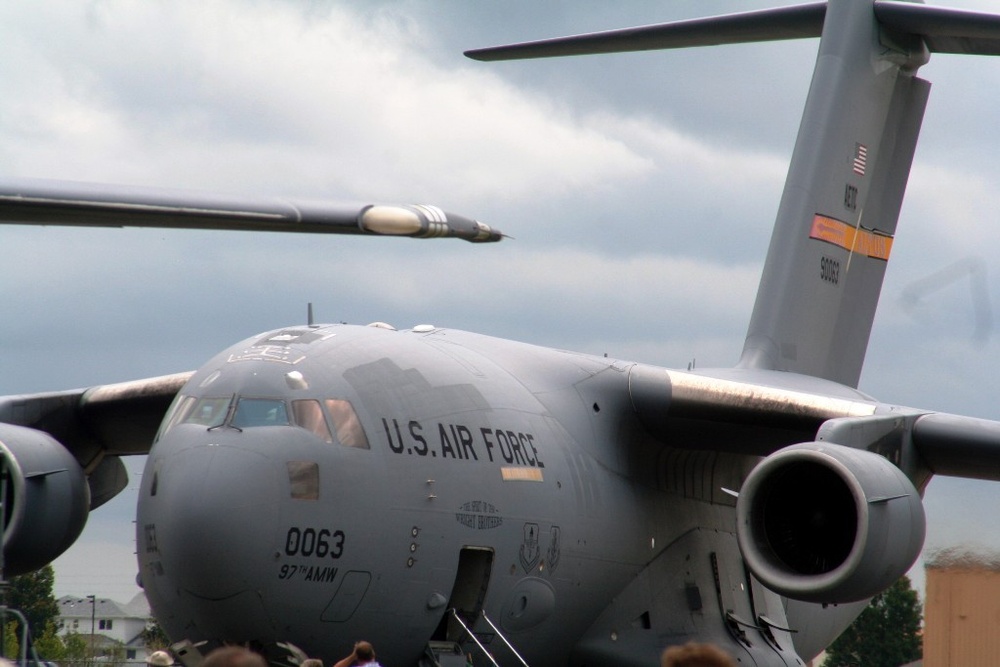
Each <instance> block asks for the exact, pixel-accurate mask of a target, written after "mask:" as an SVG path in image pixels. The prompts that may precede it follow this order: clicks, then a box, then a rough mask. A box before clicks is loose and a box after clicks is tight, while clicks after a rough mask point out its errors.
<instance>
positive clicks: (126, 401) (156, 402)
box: [0, 372, 192, 509]
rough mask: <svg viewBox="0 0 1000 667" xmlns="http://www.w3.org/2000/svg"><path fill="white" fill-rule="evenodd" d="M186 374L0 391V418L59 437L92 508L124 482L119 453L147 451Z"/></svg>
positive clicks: (185, 380) (97, 505)
mask: <svg viewBox="0 0 1000 667" xmlns="http://www.w3.org/2000/svg"><path fill="white" fill-rule="evenodd" d="M191 375H192V373H190V372H188V373H177V374H174V375H164V376H160V377H154V378H148V379H144V380H135V381H131V382H121V383H117V384H107V385H100V386H96V387H90V388H87V389H73V390H68V391H60V392H50V393H41V394H25V395H18V396H4V397H0V423H3V424H13V425H17V426H23V427H27V428H30V429H34V430H36V431H43V432H45V433H48V434H49V435H51V436H52V437H53V438H55V439H56V440H57V441H58V442H59V443H61V444H62V445H63V446H64V447H65V448H66V449H67V450H68V451H69V453H70V454H72V455H73V457H74V458H76V460H77V461H78V462H79V464H80V466H81V467H82V468H83V470H84V472H86V473H87V480H88V484H89V486H90V509H94V508H95V507H99V506H100V505H102V504H104V503H105V502H107V501H108V500H110V499H111V498H113V497H114V496H115V495H116V494H117V493H118V492H119V491H121V490H122V489H123V488H124V487H125V485H126V484H127V482H128V477H127V475H126V473H125V469H124V465H123V464H122V462H121V460H120V459H119V457H120V456H123V455H129V454H145V453H147V452H148V451H149V448H150V446H151V445H152V443H153V437H154V436H155V435H156V430H157V429H158V428H159V425H160V421H161V420H162V419H163V415H164V413H166V411H167V408H168V407H169V406H170V402H171V401H172V400H173V399H174V396H175V395H176V394H177V392H178V391H179V390H180V388H181V387H182V386H184V383H185V382H187V380H188V378H190V377H191Z"/></svg>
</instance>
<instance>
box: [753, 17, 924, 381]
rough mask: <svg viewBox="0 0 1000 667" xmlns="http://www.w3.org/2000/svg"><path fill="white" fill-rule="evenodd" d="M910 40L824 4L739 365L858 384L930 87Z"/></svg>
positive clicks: (919, 49) (917, 46) (919, 48)
mask: <svg viewBox="0 0 1000 667" xmlns="http://www.w3.org/2000/svg"><path fill="white" fill-rule="evenodd" d="M900 41H903V40H900ZM907 41H909V44H907V45H900V44H898V43H895V44H894V43H891V42H889V40H888V39H887V36H886V34H885V33H883V32H882V31H880V30H879V26H878V23H877V22H876V21H875V17H874V15H873V6H872V3H871V2H870V1H864V0H861V1H858V0H846V1H845V0H841V1H836V0H832V1H831V2H830V3H829V5H828V7H827V14H826V20H825V24H824V28H823V34H822V37H821V39H820V46H819V55H818V57H817V60H816V69H815V72H814V74H813V79H812V85H811V87H810V90H809V96H808V98H807V100H806V106H805V111H804V113H803V116H802V124H801V125H800V127H799V134H798V138H797V140H796V143H795V150H794V151H793V153H792V160H791V163H790V165H789V169H788V178H787V180H786V181H785V189H784V192H783V194H782V197H781V204H780V205H779V208H778V215H777V219H776V221H775V226H774V231H773V233H772V236H771V245H770V247H769V249H768V253H767V260H766V262H765V264H764V272H763V275H762V276H761V282H760V287H759V289H758V293H757V301H756V303H755V305H754V310H753V315H752V317H751V320H750V327H749V331H748V333H747V339H746V344H745V346H744V349H743V355H742V357H741V359H740V366H742V367H749V368H768V369H777V370H788V371H795V372H799V373H805V374H808V375H815V376H818V377H823V378H827V379H830V380H835V381H838V382H842V383H844V384H848V385H851V386H857V382H858V378H859V376H860V374H861V365H862V363H863V361H864V357H865V351H866V349H867V346H868V338H869V334H870V332H871V326H872V321H873V319H874V316H875V307H876V305H877V304H878V296H879V292H880V291H881V288H882V279H883V277H884V275H885V269H886V263H887V261H888V259H889V253H890V250H891V248H892V240H893V235H894V234H895V231H896V220H897V218H898V216H899V209H900V206H901V204H902V198H903V191H904V189H905V187H906V180H907V176H908V174H909V170H910V163H911V161H912V158H913V152H914V149H915V147H916V141H917V135H918V133H919V129H920V123H921V120H922V119H923V111H924V106H925V103H926V101H927V95H928V92H929V89H930V84H928V83H927V82H926V81H923V80H921V79H918V78H916V77H915V76H913V73H914V72H915V70H916V69H917V67H919V66H920V65H922V64H924V63H925V62H926V60H927V51H926V49H925V48H924V46H923V43H922V42H920V41H919V40H912V39H911V40H907Z"/></svg>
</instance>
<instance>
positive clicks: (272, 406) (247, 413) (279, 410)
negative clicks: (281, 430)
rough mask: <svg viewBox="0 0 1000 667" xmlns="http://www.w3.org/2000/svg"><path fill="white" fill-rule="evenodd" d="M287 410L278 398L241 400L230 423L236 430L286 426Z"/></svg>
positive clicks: (287, 422) (287, 421) (287, 423)
mask: <svg viewBox="0 0 1000 667" xmlns="http://www.w3.org/2000/svg"><path fill="white" fill-rule="evenodd" d="M289 423H290V422H289V420H288V409H287V408H286V407H285V402H284V401H283V400H281V399H279V398H241V399H240V400H239V403H237V404H236V412H235V413H233V419H232V421H231V422H230V424H231V425H232V426H235V427H236V428H251V427H253V426H288V425H289Z"/></svg>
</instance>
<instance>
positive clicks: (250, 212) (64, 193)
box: [0, 179, 503, 243]
mask: <svg viewBox="0 0 1000 667" xmlns="http://www.w3.org/2000/svg"><path fill="white" fill-rule="evenodd" d="M0 223H8V224H30V225H67V226H82V227H162V228H170V229H220V230H245V231H263V232H301V233H309V234H371V235H377V236H410V237H414V238H438V237H451V238H459V239H464V240H466V241H472V242H476V243H480V242H485V241H499V240H501V239H502V238H503V234H502V233H500V232H499V231H497V230H495V229H491V228H490V227H489V226H488V225H484V224H483V223H481V222H478V221H476V220H472V219H470V218H466V217H463V216H460V215H455V214H453V213H446V212H444V211H442V210H441V209H439V208H438V207H436V206H426V205H406V206H403V205H372V204H344V203H334V202H325V201H292V200H287V199H279V198H260V197H238V196H225V195H216V194H209V193H202V192H190V191H183V190H166V189H159V188H139V187H128V186H121V185H97V184H90V183H74V182H68V181H51V180H33V179H3V180H0Z"/></svg>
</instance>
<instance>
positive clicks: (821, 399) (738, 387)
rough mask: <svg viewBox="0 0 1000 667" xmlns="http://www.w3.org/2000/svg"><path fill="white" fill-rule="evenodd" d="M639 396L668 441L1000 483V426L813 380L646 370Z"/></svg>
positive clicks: (635, 373) (632, 383) (635, 374)
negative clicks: (881, 459)
mask: <svg viewBox="0 0 1000 667" xmlns="http://www.w3.org/2000/svg"><path fill="white" fill-rule="evenodd" d="M629 394H630V396H631V399H632V408H633V410H635V412H636V414H637V415H638V416H639V419H640V421H641V422H642V424H643V426H645V428H646V430H647V431H649V432H650V433H651V434H652V435H653V436H654V437H656V438H657V439H658V440H661V441H663V442H669V443H684V446H685V447H690V448H693V449H704V450H711V451H724V452H732V453H736V454H753V455H758V456H768V455H770V454H773V453H774V452H775V451H777V450H779V449H781V448H783V447H786V446H788V445H793V444H796V443H802V442H810V441H823V442H832V443H837V444H842V445H846V446H851V447H857V448H861V449H867V450H870V451H877V452H879V453H882V454H883V455H884V456H886V457H887V458H890V459H892V460H893V462H894V463H896V464H897V465H900V466H901V467H902V468H904V469H905V470H906V472H907V473H908V474H912V475H913V476H915V477H919V476H921V474H922V473H927V472H929V473H932V474H934V475H945V476H949V477H965V478H972V479H984V480H990V481H1000V421H993V420H989V419H979V418H975V417H966V416H962V415H953V414H947V413H940V412H931V411H928V410H916V409H912V408H906V407H902V406H896V405H889V404H884V403H879V402H877V401H875V400H874V399H872V398H871V397H869V396H866V395H865V394H863V393H861V392H859V391H856V390H854V389H850V388H849V387H844V386H842V385H830V384H829V383H827V382H826V381H823V380H820V379H817V378H813V377H808V376H799V375H792V374H788V373H780V372H779V373H769V372H765V373H759V372H754V371H744V370H741V369H727V370H725V371H717V372H715V373H714V374H713V375H706V374H700V373H691V372H683V371H674V370H666V369H663V368H655V367H650V366H644V365H636V366H635V367H634V368H633V369H632V371H631V373H630V376H629ZM893 452H898V455H897V454H895V453H893Z"/></svg>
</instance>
